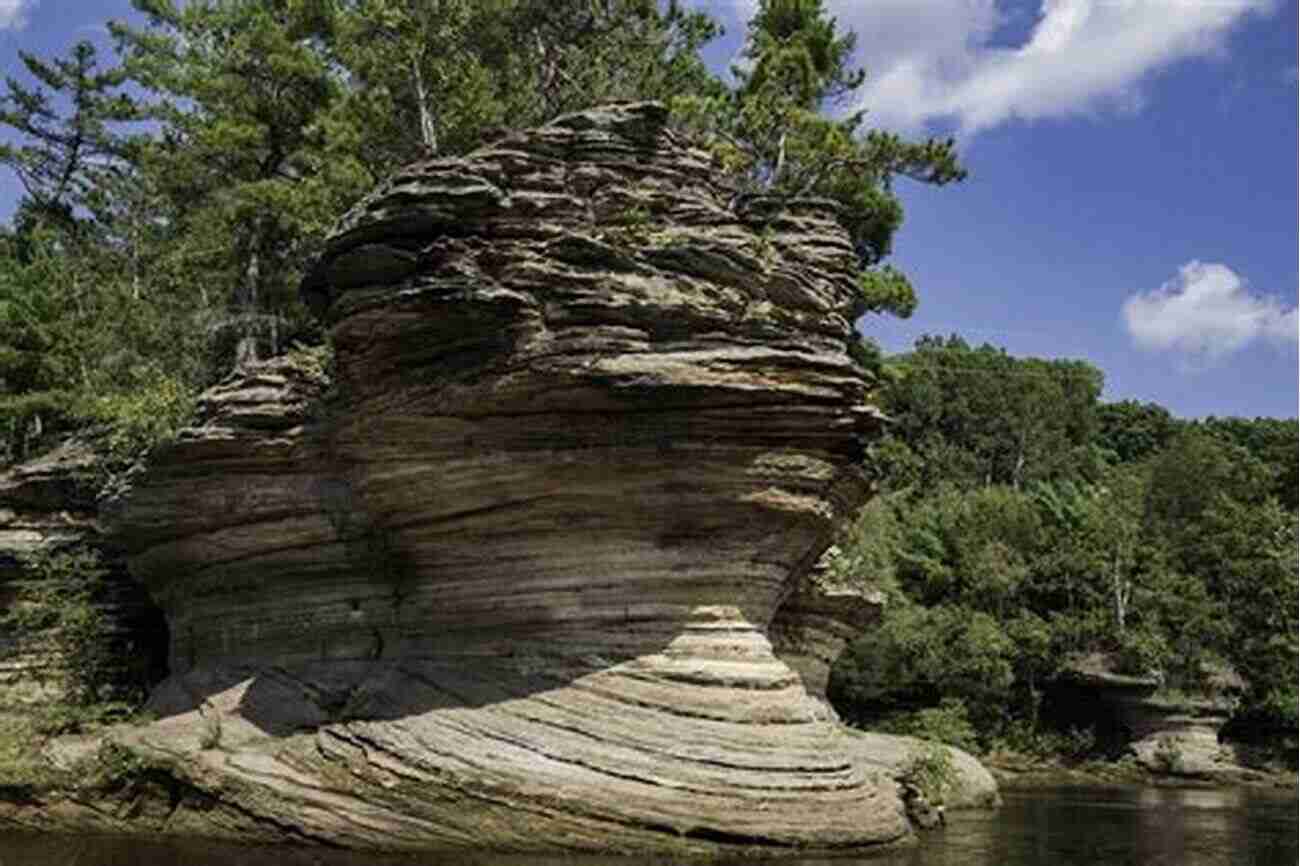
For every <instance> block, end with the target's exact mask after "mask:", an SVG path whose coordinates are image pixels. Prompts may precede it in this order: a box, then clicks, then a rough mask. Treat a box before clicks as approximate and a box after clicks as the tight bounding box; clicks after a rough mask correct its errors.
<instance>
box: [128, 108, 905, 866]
mask: <svg viewBox="0 0 1300 866" xmlns="http://www.w3.org/2000/svg"><path fill="white" fill-rule="evenodd" d="M665 119H666V118H665V112H664V110H663V108H662V107H661V106H658V105H655V104H637V105H621V106H613V107H608V108H604V109H599V110H594V111H589V112H584V113H580V114H575V115H571V116H567V117H564V118H561V119H559V120H557V121H555V122H554V123H552V124H550V125H548V126H546V127H543V128H540V129H536V130H531V131H528V132H524V133H520V134H516V135H512V136H510V137H507V138H505V139H503V140H501V141H498V142H496V143H495V144H493V145H491V146H489V147H486V148H484V149H481V150H479V151H476V152H475V153H473V154H471V155H469V156H468V157H465V158H463V159H444V160H432V161H427V162H422V163H418V164H415V165H412V166H409V167H407V168H405V169H403V170H401V171H400V172H398V173H397V174H396V175H395V176H394V177H393V178H392V179H391V180H390V181H389V182H387V183H386V184H384V185H383V186H382V187H381V188H380V189H378V190H376V191H375V193H374V194H372V195H371V196H370V197H368V198H367V199H366V200H364V201H362V202H361V203H360V204H359V205H358V206H357V207H356V208H355V209H354V210H353V211H352V212H351V213H349V214H348V215H347V217H345V218H344V220H343V221H342V223H341V225H340V227H339V229H338V230H337V232H336V234H335V235H334V236H333V238H332V239H331V240H330V241H329V243H328V246H327V251H326V253H325V255H324V256H323V257H322V259H321V261H320V263H319V265H318V266H317V267H316V269H315V270H314V272H313V273H312V274H311V275H310V276H309V278H308V279H307V281H306V282H305V284H304V286H303V292H304V297H305V298H306V299H307V300H308V301H309V302H310V303H311V304H312V305H313V307H314V308H315V309H316V310H317V311H318V313H319V314H320V315H321V316H322V317H323V318H324V319H325V320H326V321H327V322H328V324H329V327H330V334H331V338H332V340H333V343H334V347H335V351H336V369H335V370H334V373H333V390H332V392H331V393H330V395H329V396H328V398H326V397H325V395H324V394H323V389H324V388H325V383H324V381H323V380H321V379H320V378H319V377H318V376H316V375H314V373H313V372H312V371H304V370H303V369H301V368H300V367H295V366H294V365H292V364H289V363H288V362H283V361H281V362H274V363H271V364H267V365H263V366H260V367H257V368H255V369H250V370H247V371H245V374H244V375H242V376H241V377H237V378H235V379H232V380H231V381H230V382H228V383H226V384H225V385H223V386H222V387H220V388H218V389H215V390H214V391H212V392H210V393H209V394H208V395H207V396H206V399H205V403H204V423H203V424H202V425H201V426H198V427H195V428H194V429H192V430H189V431H187V432H186V434H185V435H184V436H183V437H182V438H181V440H180V441H179V442H178V443H177V444H175V445H174V446H173V447H171V448H170V449H169V450H167V451H166V452H165V453H162V454H160V455H158V459H157V460H156V461H155V463H154V465H153V466H152V468H151V469H150V471H149V472H148V474H147V475H146V476H145V477H144V478H143V479H141V480H140V481H139V482H138V483H137V485H136V487H135V490H134V492H133V493H132V495H131V497H130V499H129V500H128V501H126V502H125V503H124V504H123V505H122V506H121V508H120V509H119V510H118V513H117V514H116V516H115V519H116V525H117V527H118V529H119V533H120V535H121V537H122V539H123V540H124V542H125V543H126V544H127V546H128V548H129V550H130V553H131V559H130V562H131V567H132V569H133V571H134V573H135V574H136V575H137V576H138V577H139V578H140V579H142V580H143V581H144V582H145V583H146V585H147V586H148V587H149V589H150V592H151V594H152V595H153V597H154V598H155V599H156V600H157V601H158V603H159V604H160V605H161V607H162V608H163V610H164V611H165V613H166V615H167V619H168V622H169V625H170V630H171V637H172V643H171V651H170V662H171V670H172V672H173V673H172V677H171V679H170V680H169V681H168V682H167V683H165V684H164V686H163V687H161V688H160V689H159V691H158V692H157V694H156V695H155V697H154V702H153V703H154V708H155V709H156V710H158V711H159V713H160V714H161V715H162V718H161V720H160V721H159V722H157V723H156V724H154V725H152V726H150V727H148V728H145V729H142V730H138V731H134V732H130V733H123V734H121V735H120V737H121V739H122V741H123V743H124V744H125V745H127V746H128V747H129V748H131V749H132V750H133V751H135V752H137V753H139V754H141V755H144V756H147V757H148V758H149V760H151V761H153V762H154V763H155V764H156V765H158V766H164V767H166V770H167V773H169V774H170V776H171V777H172V778H173V779H177V780H181V782H183V787H184V790H186V791H195V792H200V794H195V795H193V796H190V795H186V796H180V797H176V798H173V802H172V803H171V805H170V807H169V810H168V811H167V812H166V814H165V815H162V816H161V817H160V818H159V826H160V827H165V828H167V829H171V830H174V829H175V828H178V827H179V828H184V829H183V831H184V832H195V831H196V828H197V831H198V832H204V833H209V834H210V833H217V834H221V833H223V832H229V833H231V834H234V835H240V836H243V837H247V836H248V835H249V834H250V833H253V832H254V830H257V832H260V833H262V834H263V835H265V836H267V837H269V838H310V839H316V840H321V841H327V842H330V843H334V844H342V845H348V846H360V847H374V848H420V847H426V848H427V847H442V846H448V845H450V846H456V845H467V846H478V847H495V848H510V849H532V850H539V849H542V850H544V849H568V850H610V849H614V850H627V851H643V852H644V851H653V850H664V851H683V850H694V851H702V852H707V851H717V850H719V849H726V848H730V847H734V846H756V847H757V848H760V849H763V850H768V851H780V850H787V849H790V848H796V847H799V848H849V847H856V846H864V845H875V844H881V843H888V842H891V841H895V840H898V839H900V838H903V837H905V836H906V835H907V834H908V825H907V822H906V819H905V817H904V815H903V811H902V807H901V803H900V801H899V798H898V794H897V789H896V787H895V785H894V784H893V783H892V781H890V780H889V778H888V775H889V774H888V773H887V772H882V771H880V770H879V769H878V768H872V767H871V766H869V765H867V764H866V763H865V762H863V761H861V760H858V759H857V758H856V757H855V748H857V747H856V746H855V744H853V743H851V742H849V739H850V738H849V736H848V735H847V734H846V733H845V732H844V731H843V730H842V729H841V728H840V727H839V726H838V725H837V724H836V723H835V721H834V719H833V718H832V717H831V714H829V713H827V712H826V711H825V709H824V707H823V705H822V704H821V703H820V702H819V701H818V700H816V699H815V698H813V697H810V696H809V694H808V693H807V692H806V691H805V689H804V687H803V684H802V683H801V681H800V678H799V676H798V675H797V674H796V673H795V672H794V671H793V670H792V669H791V668H790V667H789V666H787V665H786V664H785V663H784V662H783V661H782V660H781V659H780V658H779V657H778V656H777V655H776V654H774V652H773V649H772V645H771V643H770V642H769V637H768V627H769V624H770V623H771V622H772V620H773V617H774V615H775V614H776V612H777V611H778V609H779V608H780V607H781V605H782V603H783V602H784V601H785V600H786V599H787V598H790V597H793V598H803V599H805V600H807V598H808V597H809V596H808V595H807V593H803V592H801V591H799V590H798V587H797V584H798V582H799V580H800V579H801V578H802V576H803V574H804V573H805V572H806V571H807V570H808V568H809V567H810V566H811V564H812V563H813V562H814V561H815V560H816V558H817V557H818V556H819V555H820V554H821V553H822V551H823V550H824V549H825V548H826V546H827V545H828V543H829V541H830V534H831V530H832V526H833V524H834V521H835V519H836V518H837V517H838V516H841V515H844V514H847V513H848V512H849V511H850V510H851V509H853V508H855V507H856V506H858V505H859V504H860V503H861V502H862V501H863V499H864V498H865V496H866V494H867V488H866V485H865V483H864V479H863V478H862V476H861V474H860V472H859V470H858V469H857V468H856V466H857V464H858V462H859V461H860V459H861V455H862V445H863V443H864V441H865V440H866V439H867V438H869V437H870V436H872V435H873V434H874V433H875V431H876V429H877V426H878V422H877V417H876V415H875V413H874V410H872V409H871V408H870V406H869V404H868V400H867V383H866V382H865V381H864V380H863V378H862V377H861V375H860V374H859V372H858V371H857V370H856V368H855V367H854V365H853V364H852V363H851V362H850V360H849V357H848V355H847V353H846V351H845V345H846V341H847V340H848V338H849V337H850V335H851V324H850V323H851V321H852V319H853V317H854V316H855V314H856V313H857V312H858V309H857V307H856V304H857V300H856V299H857V287H856V284H855V280H854V277H853V274H854V271H855V256H854V251H853V248H852V245H851V244H850V242H849V239H848V237H847V236H846V234H845V233H844V232H843V231H842V230H841V229H840V227H839V226H838V225H837V223H836V222H835V220H834V215H833V213H832V212H831V211H830V210H829V207H830V206H829V205H828V204H826V203H821V202H816V201H809V202H796V203H790V204H788V205H787V206H783V207H779V208H778V207H776V206H775V205H773V204H772V203H771V202H761V201H758V202H750V203H749V204H747V205H741V204H738V203H737V202H735V201H734V200H733V198H732V196H731V194H730V193H729V192H728V191H727V190H726V189H723V188H720V187H719V186H716V185H715V174H716V170H715V168H714V167H713V166H712V165H711V164H710V162H709V160H708V158H707V156H706V154H704V153H703V152H701V151H699V150H695V149H692V148H691V147H689V146H688V145H687V144H686V143H685V142H683V141H681V140H679V138H678V137H677V136H676V135H675V134H674V133H673V132H671V131H670V130H668V129H667V128H666V127H665V125H664V122H665ZM814 613H815V611H814ZM191 801H192V802H191ZM214 803H225V804H226V805H227V806H228V807H229V808H226V809H224V810H223V809H221V808H216V807H214ZM232 804H237V806H238V809H237V812H238V814H237V815H236V811H233V810H234V806H233V805H232ZM205 816H206V817H205ZM232 816H234V817H232ZM250 828H253V829H250Z"/></svg>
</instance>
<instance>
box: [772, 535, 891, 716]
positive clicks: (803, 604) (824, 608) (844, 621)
mask: <svg viewBox="0 0 1300 866" xmlns="http://www.w3.org/2000/svg"><path fill="white" fill-rule="evenodd" d="M836 552H837V548H835V547H831V548H830V549H829V550H827V551H826V553H825V554H823V556H822V557H821V559H819V560H818V561H817V563H816V565H814V566H813V567H812V569H810V570H809V571H808V572H807V574H806V575H805V576H804V577H802V578H801V579H799V580H798V581H797V582H796V584H795V587H794V589H793V590H792V591H791V593H790V594H789V596H787V597H786V600H785V602H784V603H783V604H782V605H781V607H780V608H779V609H778V610H777V613H776V616H775V617H774V618H773V619H772V622H771V624H770V625H769V626H768V637H769V638H770V639H771V641H772V648H773V649H774V650H775V652H776V654H777V656H778V657H779V658H780V659H781V661H783V662H785V663H786V664H787V665H789V666H790V667H791V668H793V669H794V671H795V672H796V673H798V674H799V679H800V681H801V682H802V683H803V686H804V689H805V690H807V692H808V694H809V695H811V696H813V697H814V698H817V699H818V700H819V701H821V703H822V704H823V705H824V706H825V708H826V710H827V711H828V712H830V713H832V714H833V715H835V717H837V718H838V714H836V713H835V709H834V707H833V706H831V703H830V700H829V699H828V698H827V697H826V686H827V682H828V681H829V679H830V673H831V667H832V666H833V665H834V664H835V661H836V659H838V658H839V657H840V655H841V654H843V652H844V649H845V648H846V647H847V646H848V645H849V643H850V642H852V641H853V640H854V639H855V638H857V637H858V636H859V635H861V634H862V631H863V629H866V628H869V627H871V626H872V625H873V624H875V623H876V622H878V621H879V619H880V614H881V611H882V610H883V609H884V606H885V599H884V596H883V595H882V594H880V593H875V592H866V591H863V590H862V589H860V588H859V587H856V586H847V585H841V584H840V583H839V582H837V581H836V580H835V579H834V578H833V576H832V575H831V572H830V568H829V563H830V560H831V558H832V557H833V556H834V555H835V554H836Z"/></svg>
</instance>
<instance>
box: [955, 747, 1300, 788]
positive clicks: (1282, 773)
mask: <svg viewBox="0 0 1300 866" xmlns="http://www.w3.org/2000/svg"><path fill="white" fill-rule="evenodd" d="M980 762H981V763H983V764H984V766H985V767H986V768H988V771H989V772H990V773H991V774H992V775H993V778H994V779H996V780H997V783H998V785H999V786H1000V787H1014V788H1030V787H1044V788H1046V787H1054V786H1057V785H1119V784H1134V785H1152V786H1155V787H1171V788H1221V787H1247V788H1268V789H1291V790H1295V789H1296V787H1297V784H1298V782H1300V777H1297V774H1296V772H1295V771H1294V770H1290V769H1285V768H1281V767H1276V766H1273V767H1262V768H1261V767H1248V766H1243V765H1240V764H1238V765H1235V766H1229V765H1223V766H1221V767H1220V768H1218V769H1216V770H1214V771H1213V772H1206V771H1198V772H1177V771H1171V772H1157V771H1154V770H1152V769H1150V768H1148V767H1146V766H1144V765H1143V764H1141V763H1139V762H1138V761H1137V760H1136V759H1134V758H1132V757H1124V758H1121V759H1118V760H1102V759H1091V760H1089V759H1085V760H1080V761H1066V760H1062V759H1060V758H1050V757H1049V758H1043V757H1039V756H1036V755H1026V754H1023V753H1019V752H1008V751H999V752H991V753H989V754H987V755H982V756H980Z"/></svg>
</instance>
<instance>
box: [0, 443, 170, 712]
mask: <svg viewBox="0 0 1300 866" xmlns="http://www.w3.org/2000/svg"><path fill="white" fill-rule="evenodd" d="M100 472H101V469H100V462H99V460H98V458H97V457H96V455H95V453H94V451H93V450H92V449H91V448H90V447H89V446H88V445H87V444H86V443H84V442H77V441H69V442H65V443H63V444H62V445H60V446H59V447H57V448H55V449H54V450H52V451H51V452H49V453H48V454H45V455H42V456H41V457H37V458H34V459H32V460H28V461H26V462H24V463H21V464H18V465H16V466H12V467H9V468H8V469H6V470H4V471H3V472H0V708H4V707H9V708H14V709H27V708H30V707H32V706H35V705H39V704H44V703H47V702H50V701H60V700H66V699H68V698H70V697H72V695H71V694H70V687H69V674H70V673H72V672H71V671H70V666H71V665H75V664H77V663H78V660H77V659H70V658H69V657H68V652H67V649H68V647H67V645H66V642H64V641H61V640H60V634H59V632H58V629H57V626H56V627H53V628H51V627H35V628H34V627H31V622H34V621H28V620H25V618H23V617H21V616H15V614H19V613H21V611H20V609H22V608H26V609H27V610H28V611H29V612H30V611H31V608H33V607H34V606H36V605H40V604H42V600H43V599H45V598H48V597H49V593H48V591H46V590H45V589H44V588H42V587H41V586H39V584H40V583H41V581H43V580H47V579H48V578H47V576H46V575H45V574H43V573H42V572H41V570H40V569H39V568H34V567H33V565H34V562H35V561H36V560H39V559H40V558H42V557H47V558H48V557H51V556H59V555H61V554H66V553H69V552H70V551H75V550H82V551H89V552H91V553H93V554H95V555H96V556H97V557H98V562H99V565H100V567H102V569H103V572H104V573H103V576H102V579H101V580H99V581H97V583H96V585H95V586H94V587H93V589H92V591H91V592H92V594H91V597H90V604H91V607H90V610H91V611H93V613H94V615H95V616H96V617H97V621H96V623H95V627H94V629H93V631H87V632H86V637H87V638H91V639H93V641H94V643H95V646H93V647H89V646H88V647H82V648H81V650H82V654H83V656H85V657H92V656H93V657H95V658H96V659H100V658H102V659H109V658H112V659H113V662H111V663H108V664H106V665H105V667H104V669H103V670H102V671H99V672H96V673H95V674H94V675H93V676H91V675H90V672H86V671H81V672H80V674H81V675H82V676H81V679H83V680H87V681H93V685H94V686H95V687H97V688H98V690H99V691H100V692H102V694H100V695H99V697H102V698H104V699H108V698H111V697H119V696H125V695H128V694H130V693H132V692H138V691H139V690H140V689H142V688H143V687H144V686H145V685H147V684H148V682H149V681H150V680H151V679H152V680H153V681H156V679H157V676H159V675H160V674H161V672H162V670H163V669H164V658H165V652H166V646H167V634H166V624H165V623H164V621H163V618H162V616H161V613H160V612H159V610H158V609H157V608H156V607H155V606H154V605H153V603H152V602H151V601H150V599H149V597H148V595H147V594H146V593H145V592H144V590H143V588H142V587H141V586H140V584H139V583H137V582H136V581H134V580H132V579H131V577H130V575H128V574H127V569H126V564H125V562H124V561H123V557H122V553H121V551H120V549H118V548H117V546H116V545H114V544H113V543H112V542H111V540H110V539H108V538H106V537H105V534H104V532H103V528H102V525H101V522H100V520H99V506H98V502H97V498H96V492H97V488H98V486H99V475H100ZM44 606H48V605H44ZM52 621H54V622H55V623H57V622H58V621H59V619H58V616H57V614H56V615H55V617H53V619H52ZM83 627H84V626H83ZM82 661H84V659H82Z"/></svg>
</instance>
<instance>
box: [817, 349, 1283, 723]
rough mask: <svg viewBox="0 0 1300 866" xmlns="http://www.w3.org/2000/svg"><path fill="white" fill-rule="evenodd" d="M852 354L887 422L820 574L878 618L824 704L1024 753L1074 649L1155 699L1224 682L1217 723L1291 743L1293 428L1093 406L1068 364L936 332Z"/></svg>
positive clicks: (1089, 376)
mask: <svg viewBox="0 0 1300 866" xmlns="http://www.w3.org/2000/svg"><path fill="white" fill-rule="evenodd" d="M864 354H865V355H867V356H868V357H869V358H871V359H872V363H873V364H874V366H875V368H876V369H877V371H878V372H879V375H880V381H881V383H882V385H881V389H880V399H881V405H882V406H883V408H884V409H885V411H886V413H887V414H888V415H889V416H890V417H891V418H892V419H893V423H892V425H891V428H890V431H889V433H888V434H887V435H886V437H885V438H884V439H883V441H881V442H879V443H878V444H877V445H876V446H875V449H874V454H873V458H872V459H871V460H870V461H869V466H870V468H871V469H872V470H873V471H874V472H875V473H876V476H877V479H878V483H879V487H880V490H879V495H878V496H877V497H876V498H875V499H874V500H873V501H872V502H871V503H870V504H869V505H868V506H867V507H866V508H865V509H864V510H863V512H862V514H861V515H860V517H859V518H858V520H857V522H856V524H855V525H854V526H853V527H852V528H851V530H850V531H849V532H848V533H847V534H846V537H845V539H844V541H843V550H842V553H841V556H840V557H839V559H838V561H837V562H836V563H835V565H834V567H835V568H836V569H837V570H839V571H840V572H841V575H842V576H843V577H845V578H848V579H850V580H856V581H857V582H859V583H861V584H862V585H864V586H869V587H872V588H875V589H877V590H880V591H882V592H884V593H885V595H886V597H887V599H888V604H887V607H886V614H885V616H884V619H883V623H882V625H881V627H880V628H878V629H873V630H871V631H870V632H868V633H867V634H866V635H864V637H863V638H862V639H861V640H859V641H858V643H857V644H856V645H855V646H854V647H853V650H852V652H851V653H850V658H848V659H846V660H845V662H846V663H845V664H842V665H841V666H840V668H839V669H838V670H837V671H836V677H835V679H834V680H833V681H832V691H833V697H834V698H835V699H836V700H837V701H838V703H839V705H840V706H841V709H842V710H843V711H845V712H847V713H848V714H849V715H850V716H851V717H853V718H855V719H856V720H858V721H860V722H863V723H866V724H871V725H886V726H893V727H895V728H897V729H899V730H903V731H916V732H927V733H933V734H935V735H937V736H940V737H943V738H946V739H949V740H950V741H953V742H954V744H958V745H965V746H967V747H970V748H977V749H986V748H991V747H994V746H997V745H1009V746H1011V747H1013V748H1020V749H1025V748H1026V747H1027V746H1035V745H1037V744H1036V743H1035V742H1034V741H1035V738H1037V737H1040V736H1041V737H1046V738H1048V739H1050V738H1051V737H1052V735H1054V734H1059V733H1062V732H1061V731H1059V730H1053V729H1052V726H1050V725H1046V724H1042V722H1043V720H1042V719H1040V714H1039V710H1040V708H1041V704H1042V701H1043V697H1044V689H1045V687H1046V686H1047V685H1048V684H1050V683H1052V682H1053V681H1054V680H1055V679H1056V678H1058V677H1059V676H1060V675H1061V674H1062V673H1064V672H1065V671H1066V670H1067V669H1068V668H1069V667H1070V666H1071V665H1073V664H1075V663H1077V661H1078V660H1079V659H1081V658H1083V657H1085V656H1093V657H1099V658H1101V659H1103V660H1104V663H1105V665H1106V666H1107V667H1108V668H1110V669H1111V670H1113V671H1114V672H1116V673H1122V674H1132V675H1137V676H1142V677H1154V678H1156V679H1157V680H1158V681H1159V682H1160V683H1161V689H1162V691H1163V692H1164V693H1165V694H1167V695H1184V696H1187V697H1191V698H1193V699H1195V698H1196V697H1197V696H1201V695H1207V694H1209V693H1212V692H1219V691H1222V690H1223V685H1224V683H1225V682H1231V683H1234V684H1235V685H1234V686H1233V687H1232V688H1230V689H1229V691H1231V692H1233V693H1232V694H1230V695H1228V696H1227V697H1228V699H1229V700H1232V701H1234V702H1235V703H1236V708H1237V709H1236V720H1235V723H1234V727H1235V728H1236V729H1238V730H1240V731H1242V732H1243V733H1244V734H1247V735H1248V734H1251V733H1254V734H1256V735H1261V736H1262V735H1266V734H1268V732H1270V731H1271V732H1282V731H1289V732H1290V734H1291V735H1292V736H1294V733H1295V730H1296V681H1297V629H1298V625H1297V619H1296V600H1297V592H1298V588H1297V535H1296V529H1297V518H1296V504H1297V503H1296V498H1297V451H1298V449H1300V442H1298V440H1297V430H1298V429H1300V428H1298V426H1297V423H1296V421H1295V419H1289V420H1280V419H1271V418H1256V419H1254V420H1246V419H1240V418H1223V419H1220V418H1213V417H1211V418H1206V419H1203V420H1195V421H1187V420H1179V419H1176V418H1174V417H1173V416H1171V415H1170V413H1169V412H1168V411H1167V410H1165V409H1164V408H1162V407H1160V406H1158V405H1155V404H1152V403H1145V404H1144V403H1138V402H1135V401H1122V402H1116V403H1102V402H1101V401H1100V399H1099V397H1100V394H1101V391H1102V385H1103V377H1102V372H1101V371H1100V370H1098V369H1096V368H1095V367H1092V366H1091V365H1089V364H1087V363H1085V362H1082V361H1066V360H1044V359H1038V358H1016V357H1012V356H1011V355H1008V354H1007V353H1006V352H1005V351H1003V350H1001V349H998V348H996V347H993V346H988V345H983V346H979V347H974V346H970V345H968V344H967V343H966V342H965V341H963V340H962V339H961V338H960V337H957V336H952V337H948V338H946V339H945V338H940V337H924V338H922V339H921V340H919V341H918V342H917V343H916V346H915V348H914V350H913V351H911V352H908V353H905V354H901V355H897V356H893V357H888V358H886V357H882V356H880V354H879V353H878V352H876V351H874V350H872V349H871V347H868V350H867V351H865V352H864ZM1229 672H1232V673H1229ZM1238 678H1240V679H1238ZM1241 680H1244V685H1242V684H1241ZM1058 721H1059V720H1058ZM1049 745H1050V744H1049ZM1076 745H1078V744H1077V743H1076ZM1083 745H1084V746H1085V747H1086V746H1087V745H1088V743H1087V742H1084V743H1083ZM1066 747H1068V744H1067V746H1066Z"/></svg>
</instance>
